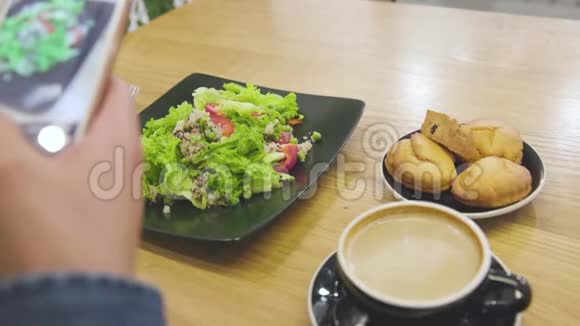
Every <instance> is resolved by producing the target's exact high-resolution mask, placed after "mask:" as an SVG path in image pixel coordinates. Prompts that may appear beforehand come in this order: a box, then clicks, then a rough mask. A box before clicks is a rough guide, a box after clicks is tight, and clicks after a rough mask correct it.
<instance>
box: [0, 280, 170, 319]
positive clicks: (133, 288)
mask: <svg viewBox="0 0 580 326" xmlns="http://www.w3.org/2000/svg"><path fill="white" fill-rule="evenodd" d="M0 325H10V326H30V325H34V326H73V325H75V326H77V325H79V326H80V325H82V326H103V325H107V326H121V325H122V326H162V325H164V315H163V302H162V299H161V295H160V293H159V291H158V290H156V289H153V288H151V287H149V286H147V285H145V284H142V283H140V282H138V281H134V280H129V279H124V278H120V277H116V276H111V275H97V274H81V273H78V274H75V273H60V274H44V275H29V276H26V277H22V278H18V279H14V280H4V281H0Z"/></svg>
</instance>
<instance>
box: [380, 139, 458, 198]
mask: <svg viewBox="0 0 580 326" xmlns="http://www.w3.org/2000/svg"><path fill="white" fill-rule="evenodd" d="M384 163H385V166H386V168H387V171H388V172H389V174H390V175H391V176H393V178H394V179H395V180H396V181H397V182H399V183H401V184H402V185H404V186H406V187H408V188H411V189H415V190H420V191H424V192H429V193H439V192H441V191H445V190H448V189H449V188H450V187H451V183H452V182H453V179H454V178H455V177H456V176H457V172H456V170H455V164H454V157H453V154H451V153H450V152H449V151H447V150H446V149H445V148H443V147H442V146H440V145H439V144H437V143H435V142H433V141H432V140H430V139H429V138H427V137H425V136H424V135H422V134H420V133H416V134H413V135H412V136H411V138H410V139H403V140H400V141H399V142H397V143H395V144H393V146H392V147H391V149H390V150H389V152H388V153H387V157H386V159H385V162H384Z"/></svg>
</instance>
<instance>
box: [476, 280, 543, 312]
mask: <svg viewBox="0 0 580 326" xmlns="http://www.w3.org/2000/svg"><path fill="white" fill-rule="evenodd" d="M487 282H488V285H489V284H495V285H496V286H495V289H494V290H493V291H490V290H488V291H486V292H485V293H484V296H483V305H482V307H483V310H482V313H484V314H489V315H505V314H515V313H519V312H522V311H524V310H525V309H526V308H527V307H528V306H529V305H530V302H531V301H532V289H531V288H530V285H529V283H528V281H527V280H526V279H525V278H523V277H521V276H519V275H515V274H508V273H506V272H505V271H498V270H491V271H490V273H489V274H488V275H487Z"/></svg>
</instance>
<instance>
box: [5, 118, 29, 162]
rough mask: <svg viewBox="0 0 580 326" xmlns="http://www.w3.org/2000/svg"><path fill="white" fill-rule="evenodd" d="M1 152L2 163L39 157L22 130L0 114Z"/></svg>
mask: <svg viewBox="0 0 580 326" xmlns="http://www.w3.org/2000/svg"><path fill="white" fill-rule="evenodd" d="M0 151H2V155H0V163H2V162H7V161H9V160H19V161H21V160H25V159H27V158H29V157H31V156H33V155H38V153H36V152H35V150H34V148H33V147H32V144H31V143H30V142H29V141H28V139H27V138H26V136H25V134H24V132H23V131H22V128H20V127H19V126H18V125H17V124H15V123H14V122H12V121H11V120H10V118H9V117H8V116H6V115H4V114H3V113H0Z"/></svg>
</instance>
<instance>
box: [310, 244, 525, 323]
mask: <svg viewBox="0 0 580 326" xmlns="http://www.w3.org/2000/svg"><path fill="white" fill-rule="evenodd" d="M491 268H492V269H496V270H504V271H506V272H508V273H509V270H508V269H507V268H506V267H505V266H504V265H503V263H502V262H501V261H500V260H499V259H498V258H497V257H495V256H494V257H493V261H492V264H491ZM308 313H309V315H310V321H311V323H312V325H313V326H375V325H380V326H400V325H401V321H397V320H395V319H390V318H384V319H383V318H381V320H372V319H371V318H370V317H369V315H368V314H367V313H366V312H365V311H364V309H362V308H360V307H359V306H358V305H357V303H356V302H355V301H354V299H353V297H352V296H351V295H350V294H349V293H348V291H347V290H346V289H345V288H344V286H343V285H342V283H341V281H340V280H339V278H338V275H337V270H336V253H334V254H332V255H331V256H330V257H328V258H327V259H326V261H325V262H324V263H323V264H322V265H321V266H320V268H319V269H318V270H317V272H316V274H315V275H314V278H313V279H312V283H311V284H310V289H309V292H308ZM520 319H521V318H520V317H519V316H518V315H507V316H504V317H501V318H494V319H490V318H486V317H485V316H482V315H480V314H478V315H474V314H470V313H469V312H466V313H465V316H464V317H463V318H462V320H461V321H460V322H459V323H458V324H457V325H445V326H519V325H520V323H521V322H520ZM405 324H406V323H405Z"/></svg>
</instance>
